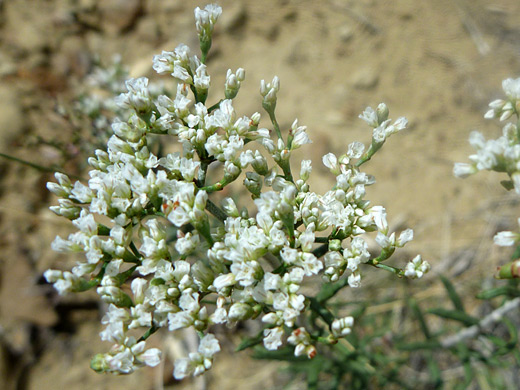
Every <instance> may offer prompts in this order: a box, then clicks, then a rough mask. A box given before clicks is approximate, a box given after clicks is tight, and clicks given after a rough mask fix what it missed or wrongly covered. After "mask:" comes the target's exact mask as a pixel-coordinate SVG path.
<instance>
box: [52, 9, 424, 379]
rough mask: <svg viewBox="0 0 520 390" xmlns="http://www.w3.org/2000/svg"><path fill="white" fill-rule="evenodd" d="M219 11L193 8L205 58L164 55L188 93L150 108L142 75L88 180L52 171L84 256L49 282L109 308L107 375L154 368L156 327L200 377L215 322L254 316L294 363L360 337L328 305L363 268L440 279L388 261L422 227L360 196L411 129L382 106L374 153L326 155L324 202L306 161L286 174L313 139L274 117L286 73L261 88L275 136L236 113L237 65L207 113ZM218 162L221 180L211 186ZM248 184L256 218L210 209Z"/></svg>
mask: <svg viewBox="0 0 520 390" xmlns="http://www.w3.org/2000/svg"><path fill="white" fill-rule="evenodd" d="M221 12H222V9H221V8H220V7H219V6H218V5H208V6H206V7H205V9H200V8H196V9H195V19H196V27H197V31H198V36H199V41H200V49H201V52H202V54H201V57H200V58H199V57H198V56H197V55H194V54H193V53H192V51H191V49H190V48H189V47H188V46H186V45H179V46H178V47H177V48H176V49H175V50H174V51H171V52H169V51H163V52H162V53H161V54H159V55H156V56H155V57H154V58H153V68H154V69H155V70H156V71H157V72H158V73H159V74H168V75H170V76H172V77H173V78H174V80H175V81H176V82H177V83H178V86H177V93H176V94H175V96H171V97H169V96H165V95H161V96H159V97H158V98H157V99H154V98H152V95H151V93H150V91H149V89H148V86H149V81H148V79H147V78H145V77H142V78H138V79H130V80H128V81H127V82H126V88H127V90H128V91H127V92H126V93H122V94H121V95H119V97H117V99H116V102H117V104H118V105H119V106H120V107H122V108H127V109H131V110H132V114H131V115H130V116H129V117H128V118H126V119H125V120H116V121H115V122H114V123H113V124H112V130H113V132H114V134H113V135H112V137H111V138H110V139H109V141H108V143H107V149H106V151H105V150H96V151H95V157H91V158H89V160H88V162H89V164H90V166H91V170H90V172H89V176H90V178H89V180H88V182H86V183H82V182H81V181H77V182H75V183H72V182H71V181H70V180H69V178H68V177H67V176H66V175H64V174H61V173H56V175H55V176H56V179H57V183H48V188H49V190H50V191H52V192H53V193H54V194H56V195H57V196H58V197H59V199H58V205H57V206H52V207H51V209H52V211H54V212H55V213H56V214H58V215H61V216H63V217H65V218H68V219H70V220H71V221H72V224H73V225H74V226H75V227H76V228H77V232H75V233H73V234H71V235H70V236H69V237H68V238H67V239H64V238H61V237H56V240H55V241H54V242H53V244H52V247H53V249H54V250H56V251H60V252H80V253H84V255H85V261H79V262H78V263H77V264H76V266H75V267H73V268H72V270H71V272H69V271H59V270H48V271H46V272H45V278H46V279H47V280H48V281H49V282H50V283H54V287H55V288H56V289H57V290H58V292H59V293H60V294H66V293H69V292H81V291H86V290H89V289H93V288H95V289H96V291H97V293H98V294H99V296H100V298H101V300H102V301H103V302H106V303H107V304H108V306H107V311H106V314H105V315H104V317H103V318H102V323H103V324H104V325H105V329H104V330H103V331H102V332H101V338H102V339H103V340H106V341H109V342H111V343H113V344H114V346H113V347H112V349H110V351H109V352H107V353H102V354H98V355H96V356H95V357H94V359H93V360H92V364H91V366H92V368H93V369H94V370H96V371H100V372H114V373H123V374H126V373H131V372H133V371H134V370H135V369H137V368H138V367H140V366H143V365H148V366H155V365H157V364H158V363H159V361H160V358H161V351H160V350H159V349H157V348H147V346H146V340H147V339H148V337H149V336H150V335H152V334H153V333H154V332H156V331H157V330H158V329H160V328H167V329H168V330H170V331H173V332H174V331H177V330H179V329H183V328H193V329H195V330H196V332H197V333H198V335H199V337H200V343H199V347H198V350H197V351H193V352H192V353H190V354H189V355H188V357H185V358H181V359H178V360H177V361H176V362H175V369H174V376H175V378H177V379H181V378H184V377H186V376H189V375H199V374H202V373H203V372H205V371H206V370H208V369H210V368H211V366H212V364H213V359H214V355H215V354H216V353H217V352H219V350H220V348H221V347H220V344H219V340H218V339H217V338H216V337H215V335H214V333H212V329H214V327H215V325H219V324H225V325H227V326H228V327H233V326H235V325H236V324H237V323H238V322H240V321H245V320H248V319H255V318H259V319H261V321H262V322H263V323H264V329H263V331H262V334H261V335H260V336H261V337H260V340H259V342H262V341H263V344H264V346H265V348H267V349H268V350H276V349H278V348H280V347H281V346H282V345H284V343H285V340H286V342H287V343H289V344H290V345H292V346H294V354H295V355H296V356H300V355H304V356H308V357H309V358H312V357H314V356H315V355H316V353H317V348H316V346H317V345H318V343H324V344H334V343H336V342H338V339H340V338H342V337H345V336H346V335H348V334H349V333H350V331H351V328H352V326H353V325H354V324H353V319H352V317H349V316H347V317H341V318H334V316H333V315H332V313H331V311H330V310H329V309H328V308H327V307H326V299H328V298H330V297H332V296H333V295H334V294H336V293H337V292H338V291H339V290H340V289H341V288H343V287H346V286H350V287H353V288H357V287H359V286H360V285H361V281H362V268H364V267H365V266H371V267H375V268H381V269H384V270H387V271H390V272H392V273H394V274H396V275H398V276H399V277H403V276H406V277H409V278H420V277H421V276H422V275H423V274H424V273H425V272H427V271H428V269H429V265H428V263H427V262H425V261H423V260H422V259H421V257H420V256H417V257H416V258H415V259H413V260H412V261H411V262H410V263H408V265H406V266H405V267H404V268H397V267H393V266H390V265H386V264H385V263H383V262H384V261H385V260H387V259H388V258H390V256H391V255H392V254H393V253H394V251H395V250H396V249H397V248H401V247H403V246H404V245H405V244H406V243H407V242H409V241H410V240H411V239H412V238H413V232H412V230H411V229H407V230H405V231H403V232H402V233H401V234H399V235H396V233H395V232H392V231H391V230H390V228H389V226H388V223H387V218H386V211H385V209H384V208H383V207H382V206H372V205H371V204H370V203H369V201H367V200H365V199H364V197H365V187H366V186H369V185H372V184H374V182H375V180H374V178H373V177H372V176H370V175H368V174H366V173H363V172H361V170H360V167H361V166H362V165H363V164H364V163H365V162H367V161H369V160H370V159H371V158H372V156H373V155H374V154H375V153H376V152H377V151H378V150H379V149H380V148H381V147H382V146H383V144H384V143H385V141H386V140H387V138H388V137H390V136H391V135H392V134H394V133H397V132H399V131H401V130H403V129H404V128H405V127H406V124H407V121H406V119H404V118H399V119H397V120H396V121H395V122H392V121H391V120H390V119H388V108H387V107H386V105H385V104H380V105H379V106H378V107H377V109H375V110H374V109H372V108H370V107H368V108H367V109H366V110H365V111H364V112H363V114H362V115H360V118H361V119H363V120H364V121H365V122H367V124H368V125H369V126H370V128H372V129H373V133H372V134H373V136H372V142H371V144H370V145H369V146H368V148H365V145H363V144H362V143H360V142H353V143H351V144H350V145H348V147H347V150H346V153H345V154H343V155H341V156H339V157H337V156H335V155H334V154H332V153H329V154H327V155H325V156H324V157H323V164H324V165H325V166H326V167H327V168H328V169H329V170H330V172H331V173H332V175H333V176H334V177H335V178H336V182H335V185H334V186H333V188H332V189H331V190H329V191H328V192H326V193H325V194H323V195H321V194H318V193H315V192H312V191H311V190H310V187H309V184H308V180H309V176H310V174H311V171H312V166H311V161H309V160H304V161H302V162H301V165H300V169H299V171H298V172H297V173H296V174H294V172H293V171H292V166H291V164H290V158H291V155H292V152H293V151H294V150H296V149H299V148H301V147H304V146H305V145H307V144H309V143H311V140H310V139H309V136H308V134H307V129H306V127H305V126H301V125H299V123H298V121H297V120H295V121H294V122H293V124H292V126H291V128H290V129H288V131H287V132H286V131H282V129H281V128H280V126H279V125H278V122H277V119H276V115H275V108H276V103H277V93H278V91H279V89H280V81H279V79H278V77H274V78H273V80H272V81H271V82H265V81H262V82H261V85H260V93H261V97H262V107H263V108H264V110H265V111H266V112H267V114H268V116H269V119H270V125H272V130H271V129H267V128H263V127H260V126H259V123H260V119H261V115H260V114H259V113H258V112H256V113H254V114H252V115H251V116H250V117H246V116H240V115H239V114H238V113H237V112H236V111H235V109H234V107H233V99H235V98H236V96H237V94H238V92H239V90H240V86H241V83H243V82H244V78H245V72H244V70H243V69H241V68H239V69H237V70H235V71H232V70H228V72H227V76H226V82H225V85H224V94H223V95H224V96H223V98H222V99H221V100H218V101H217V102H215V103H214V104H206V101H207V100H208V97H209V93H208V92H209V88H210V81H211V78H210V76H209V74H208V72H207V70H208V69H207V66H206V58H207V54H208V51H209V50H210V47H211V41H212V32H213V28H214V25H215V23H216V21H217V19H218V17H219V16H220V14H221ZM152 135H154V136H156V135H162V136H164V138H167V140H164V143H166V142H170V143H174V142H177V143H178V145H179V146H180V147H179V150H180V151H179V152H175V153H169V154H167V155H165V156H162V157H161V156H159V155H155V154H154V153H152V152H151V150H150V149H149V148H148V146H147V145H149V137H151V136H152ZM246 144H248V147H250V148H248V149H245V146H246ZM273 161H274V162H273ZM214 166H220V167H221V171H220V172H222V174H221V175H220V176H219V177H216V178H215V177H213V176H215V175H217V174H216V173H215V172H219V171H215V170H214V169H212V168H213V167H214ZM244 176H245V177H244ZM243 177H244V178H243ZM239 178H243V185H244V186H245V188H246V189H247V191H248V192H249V193H250V195H251V197H252V199H253V200H254V207H253V208H252V209H251V210H248V209H247V208H243V207H240V205H239V204H237V203H236V202H235V200H233V199H232V198H231V197H227V198H225V199H224V200H223V202H222V204H221V205H220V206H219V205H218V204H216V203H215V202H214V201H213V200H212V198H213V199H215V195H214V194H215V193H216V192H218V191H222V190H224V189H225V188H227V187H228V185H230V184H231V183H233V182H235V181H237V180H238V179H239ZM217 203H218V202H217ZM251 204H253V203H251ZM367 233H372V234H374V235H375V240H376V242H377V243H378V244H379V246H380V247H381V250H380V253H379V254H378V255H372V254H371V253H369V251H368V244H367V241H366V234H367ZM315 275H320V276H321V278H322V280H323V282H322V290H321V293H320V294H321V295H319V294H318V295H317V296H314V297H313V296H305V295H303V294H302V293H301V292H300V287H301V285H302V283H304V281H305V280H306V279H308V278H311V277H313V276H315ZM324 291H325V293H324ZM310 313H314V314H316V316H317V317H319V318H321V319H322V320H323V321H322V322H323V324H322V328H323V329H322V330H321V331H319V332H317V331H316V328H312V329H309V328H307V327H306V326H308V324H309V321H307V320H306V316H308V315H309V314H310ZM312 322H313V323H315V322H316V321H315V320H313V321H312ZM316 326H317V325H316Z"/></svg>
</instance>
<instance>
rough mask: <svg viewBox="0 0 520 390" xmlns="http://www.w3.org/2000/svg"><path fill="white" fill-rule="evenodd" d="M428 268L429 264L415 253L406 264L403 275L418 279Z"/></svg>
mask: <svg viewBox="0 0 520 390" xmlns="http://www.w3.org/2000/svg"><path fill="white" fill-rule="evenodd" d="M429 270H430V264H429V263H428V262H427V261H425V260H423V259H422V258H421V255H417V256H415V257H414V258H413V260H411V261H410V262H409V263H408V264H407V265H406V268H405V272H404V275H405V276H406V277H407V278H410V279H420V278H422V277H423V275H424V274H425V273H427V272H428V271H429Z"/></svg>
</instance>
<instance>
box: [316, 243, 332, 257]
mask: <svg viewBox="0 0 520 390" xmlns="http://www.w3.org/2000/svg"><path fill="white" fill-rule="evenodd" d="M328 250H329V244H328V243H327V244H323V245H321V246H319V247H317V248H316V249H314V250H313V251H312V254H313V255H314V256H316V257H317V258H318V259H319V258H320V257H321V256H323V255H324V254H325V253H327V251H328Z"/></svg>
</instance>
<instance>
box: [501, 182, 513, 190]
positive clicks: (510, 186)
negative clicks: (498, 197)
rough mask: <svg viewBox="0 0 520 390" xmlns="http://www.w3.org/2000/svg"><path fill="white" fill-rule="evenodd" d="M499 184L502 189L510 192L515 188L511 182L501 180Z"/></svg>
mask: <svg viewBox="0 0 520 390" xmlns="http://www.w3.org/2000/svg"><path fill="white" fill-rule="evenodd" d="M500 184H502V187H504V188H505V189H506V190H508V191H511V190H512V189H513V188H515V186H514V184H513V182H512V181H511V180H502V181H501V182H500Z"/></svg>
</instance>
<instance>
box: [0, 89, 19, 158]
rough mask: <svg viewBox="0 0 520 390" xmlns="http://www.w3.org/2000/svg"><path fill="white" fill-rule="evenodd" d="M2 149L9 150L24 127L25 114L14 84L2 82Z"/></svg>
mask: <svg viewBox="0 0 520 390" xmlns="http://www.w3.org/2000/svg"><path fill="white" fill-rule="evenodd" d="M0 102H2V104H1V105H0V151H2V152H4V153H5V152H9V150H11V147H10V144H11V142H12V141H13V140H14V139H15V138H18V137H19V136H20V134H21V132H22V130H23V128H24V125H25V122H24V115H23V113H22V110H21V108H20V99H19V96H18V93H17V92H16V90H15V88H14V86H12V87H11V86H10V85H9V84H7V83H4V84H0Z"/></svg>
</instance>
